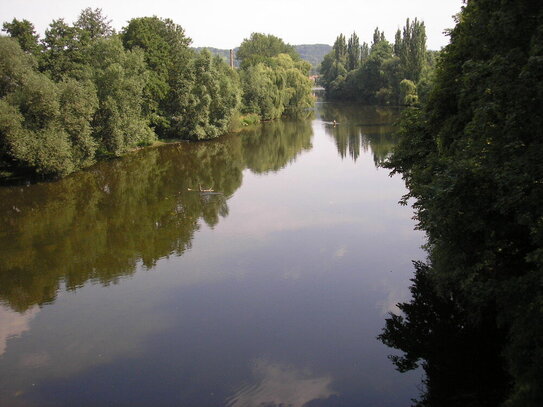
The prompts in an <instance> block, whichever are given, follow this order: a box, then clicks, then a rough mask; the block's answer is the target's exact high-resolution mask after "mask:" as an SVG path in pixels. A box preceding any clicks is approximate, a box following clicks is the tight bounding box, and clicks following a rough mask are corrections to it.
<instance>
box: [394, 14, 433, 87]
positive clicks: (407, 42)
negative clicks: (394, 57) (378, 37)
mask: <svg viewBox="0 0 543 407" xmlns="http://www.w3.org/2000/svg"><path fill="white" fill-rule="evenodd" d="M395 49H396V47H395ZM398 50H399V57H400V59H401V61H402V65H403V67H404V76H405V78H406V79H409V80H411V81H413V82H418V81H419V79H420V77H421V74H422V70H423V67H424V64H425V63H426V28H425V26H424V22H421V21H418V20H417V19H416V18H415V20H414V21H413V22H412V23H411V22H410V20H409V19H407V21H406V23H405V27H404V29H403V37H402V40H401V43H400V45H399V47H398Z"/></svg>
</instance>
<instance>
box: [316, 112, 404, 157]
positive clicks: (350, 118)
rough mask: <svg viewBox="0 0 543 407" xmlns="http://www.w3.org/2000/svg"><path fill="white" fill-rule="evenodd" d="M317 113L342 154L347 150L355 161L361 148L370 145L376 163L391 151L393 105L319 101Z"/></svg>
mask: <svg viewBox="0 0 543 407" xmlns="http://www.w3.org/2000/svg"><path fill="white" fill-rule="evenodd" d="M320 114H321V118H322V120H323V121H324V123H325V124H326V131H327V133H328V134H329V135H330V136H332V137H333V138H334V140H335V143H336V147H337V150H338V152H339V154H340V155H341V157H342V158H345V157H347V154H348V155H349V156H350V157H351V158H352V159H353V160H355V161H356V160H357V159H358V157H359V156H360V153H361V151H364V152H367V151H368V150H369V149H371V152H372V153H373V160H374V163H375V165H379V164H381V163H382V162H383V161H384V160H385V159H386V158H387V156H388V155H389V154H390V153H391V151H392V147H393V146H394V123H395V122H396V120H397V119H398V118H399V111H398V110H397V109H393V108H390V107H376V106H357V105H345V104H336V103H323V104H322V106H321V109H320ZM334 121H335V122H336V124H334Z"/></svg>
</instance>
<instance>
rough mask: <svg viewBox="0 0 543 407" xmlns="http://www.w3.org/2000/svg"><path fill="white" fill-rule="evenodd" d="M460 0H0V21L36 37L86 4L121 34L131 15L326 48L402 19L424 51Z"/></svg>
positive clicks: (190, 32)
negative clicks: (419, 25)
mask: <svg viewBox="0 0 543 407" xmlns="http://www.w3.org/2000/svg"><path fill="white" fill-rule="evenodd" d="M462 4H463V1H462V0H326V1H324V0H313V1H311V0H230V1H226V0H195V1H194V0H193V1H188V0H145V1H143V0H131V1H120V0H93V1H91V0H54V1H52V0H0V16H1V20H2V22H4V21H11V20H12V19H13V18H17V19H19V20H21V19H27V20H29V21H31V22H32V23H33V24H34V26H35V27H36V31H37V32H38V33H40V35H42V36H43V33H44V32H45V29H46V28H47V26H48V25H49V23H50V22H51V21H52V20H54V19H58V18H64V20H65V21H66V22H68V23H72V22H73V21H74V20H75V19H77V16H78V14H79V13H80V11H81V10H83V9H84V8H86V7H91V8H101V9H102V12H103V14H105V15H106V16H108V17H109V19H111V20H112V25H113V27H114V28H115V29H117V30H120V29H121V28H122V27H124V26H126V22H127V21H128V20H130V19H131V18H134V17H145V16H152V15H156V16H158V17H162V18H171V19H172V20H173V21H174V22H175V23H177V24H179V25H181V26H182V27H183V28H184V29H185V33H186V34H187V36H188V37H190V38H192V45H193V46H196V47H204V46H207V47H215V48H223V49H230V48H235V47H237V46H239V44H241V42H242V41H243V40H244V39H245V38H248V37H249V36H250V35H251V33H253V32H260V33H264V34H273V35H275V36H278V37H280V38H282V39H283V40H284V41H285V42H287V43H289V44H292V45H299V44H330V45H332V44H333V42H334V40H335V38H336V37H337V36H338V35H339V34H340V33H343V34H345V35H346V36H349V35H350V34H351V33H352V32H353V31H355V32H356V33H357V34H358V36H359V37H360V40H361V42H362V41H366V42H368V43H370V42H371V39H372V34H373V31H374V29H375V27H377V26H378V27H379V29H380V30H381V31H384V32H385V35H386V37H387V39H388V40H389V41H393V40H394V34H395V32H396V30H397V29H398V28H401V27H403V26H404V25H405V20H406V18H408V17H409V18H411V19H414V18H415V17H416V18H418V19H419V20H422V21H424V23H425V25H426V34H427V36H428V40H427V46H428V48H429V49H433V50H438V49H440V48H441V47H443V46H445V45H446V44H447V43H448V37H447V36H445V35H444V34H443V31H444V30H445V29H447V28H452V27H454V19H453V15H455V14H456V13H458V12H459V11H460V8H461V6H462Z"/></svg>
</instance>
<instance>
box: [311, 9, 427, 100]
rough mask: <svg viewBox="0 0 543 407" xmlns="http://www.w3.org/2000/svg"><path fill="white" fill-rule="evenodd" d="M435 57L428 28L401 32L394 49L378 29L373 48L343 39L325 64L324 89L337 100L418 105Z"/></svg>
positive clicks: (418, 25) (412, 26)
mask: <svg viewBox="0 0 543 407" xmlns="http://www.w3.org/2000/svg"><path fill="white" fill-rule="evenodd" d="M434 54H435V53H433V52H430V51H427V50H426V30H425V27H424V23H423V22H420V21H418V20H417V19H415V20H414V21H412V22H411V21H410V20H409V19H408V20H407V22H406V25H405V27H404V28H403V32H402V31H400V30H398V31H397V33H396V36H395V42H394V44H391V43H390V42H388V41H387V40H386V38H385V34H384V33H383V32H381V31H379V29H378V28H376V29H375V31H374V34H373V41H372V43H371V46H369V45H368V44H367V43H366V42H364V43H362V45H361V44H360V39H359V38H358V35H357V34H356V33H353V34H352V35H351V36H350V37H349V39H346V37H345V36H344V35H343V34H340V35H339V36H338V37H337V39H336V41H335V43H334V46H333V49H332V51H331V52H330V53H329V54H327V55H326V56H325V57H324V60H323V62H322V64H321V68H320V73H321V84H322V85H323V86H324V88H325V89H326V94H327V96H328V97H329V98H332V99H343V100H353V101H359V102H363V103H366V104H381V105H413V104H416V103H417V102H418V99H419V95H421V96H422V97H424V96H425V94H426V92H427V87H428V85H427V83H428V80H429V77H430V73H431V71H432V66H433V64H434V62H433V61H434V59H435V55H434Z"/></svg>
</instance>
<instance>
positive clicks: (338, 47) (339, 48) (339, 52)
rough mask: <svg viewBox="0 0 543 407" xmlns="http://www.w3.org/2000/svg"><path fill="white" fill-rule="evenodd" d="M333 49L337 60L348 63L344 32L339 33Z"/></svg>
mask: <svg viewBox="0 0 543 407" xmlns="http://www.w3.org/2000/svg"><path fill="white" fill-rule="evenodd" d="M333 51H334V56H335V58H336V61H337V62H341V63H342V64H343V65H345V64H346V63H347V42H346V40H345V36H344V35H343V34H339V35H338V37H337V38H336V41H335V42H334V46H333Z"/></svg>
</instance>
